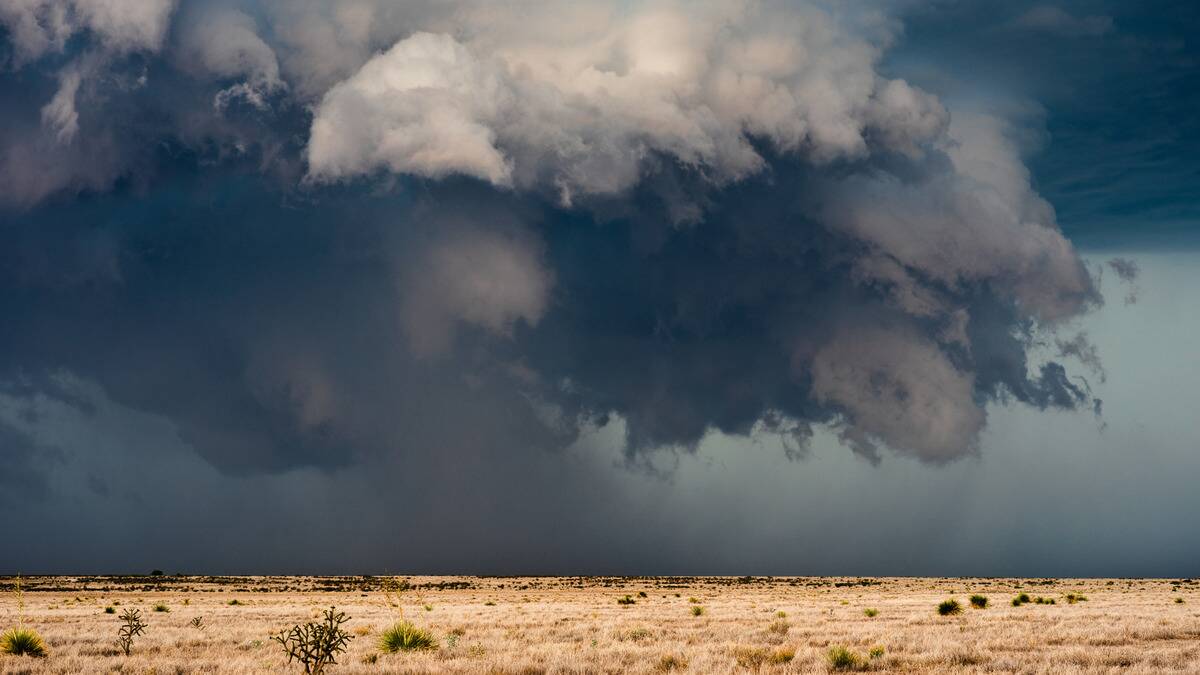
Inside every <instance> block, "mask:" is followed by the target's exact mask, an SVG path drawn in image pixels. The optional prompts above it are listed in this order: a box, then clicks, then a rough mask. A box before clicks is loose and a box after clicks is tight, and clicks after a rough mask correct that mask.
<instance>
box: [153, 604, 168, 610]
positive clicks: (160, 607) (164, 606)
mask: <svg viewBox="0 0 1200 675" xmlns="http://www.w3.org/2000/svg"><path fill="white" fill-rule="evenodd" d="M154 611H156V612H169V611H171V608H170V607H167V606H166V605H164V604H162V603H159V604H157V605H155V606H154Z"/></svg>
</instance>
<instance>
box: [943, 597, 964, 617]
mask: <svg viewBox="0 0 1200 675" xmlns="http://www.w3.org/2000/svg"><path fill="white" fill-rule="evenodd" d="M937 613H938V614H940V615H942V616H953V615H955V614H961V613H962V605H960V604H958V600H955V599H954V598H950V599H949V600H943V601H941V602H940V603H938V606H937Z"/></svg>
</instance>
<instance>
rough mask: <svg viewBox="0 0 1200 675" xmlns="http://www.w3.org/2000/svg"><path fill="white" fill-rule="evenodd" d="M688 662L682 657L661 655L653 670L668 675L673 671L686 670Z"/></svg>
mask: <svg viewBox="0 0 1200 675" xmlns="http://www.w3.org/2000/svg"><path fill="white" fill-rule="evenodd" d="M687 667H688V660H687V659H686V658H684V657H683V656H677V655H675V654H663V655H662V656H661V657H659V659H658V663H656V664H654V669H655V670H657V671H658V672H660V673H669V672H671V671H673V670H687Z"/></svg>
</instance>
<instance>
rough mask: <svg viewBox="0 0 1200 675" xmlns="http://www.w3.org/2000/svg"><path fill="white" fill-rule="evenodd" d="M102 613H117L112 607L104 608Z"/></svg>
mask: <svg viewBox="0 0 1200 675" xmlns="http://www.w3.org/2000/svg"><path fill="white" fill-rule="evenodd" d="M104 613H105V614H116V613H117V610H116V608H114V607H111V606H110V607H105V608H104Z"/></svg>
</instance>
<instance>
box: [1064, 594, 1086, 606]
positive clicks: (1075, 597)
mask: <svg viewBox="0 0 1200 675" xmlns="http://www.w3.org/2000/svg"><path fill="white" fill-rule="evenodd" d="M1077 602H1087V596H1086V595H1080V594H1078V593H1067V604H1068V605H1073V604H1075V603H1077Z"/></svg>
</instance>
